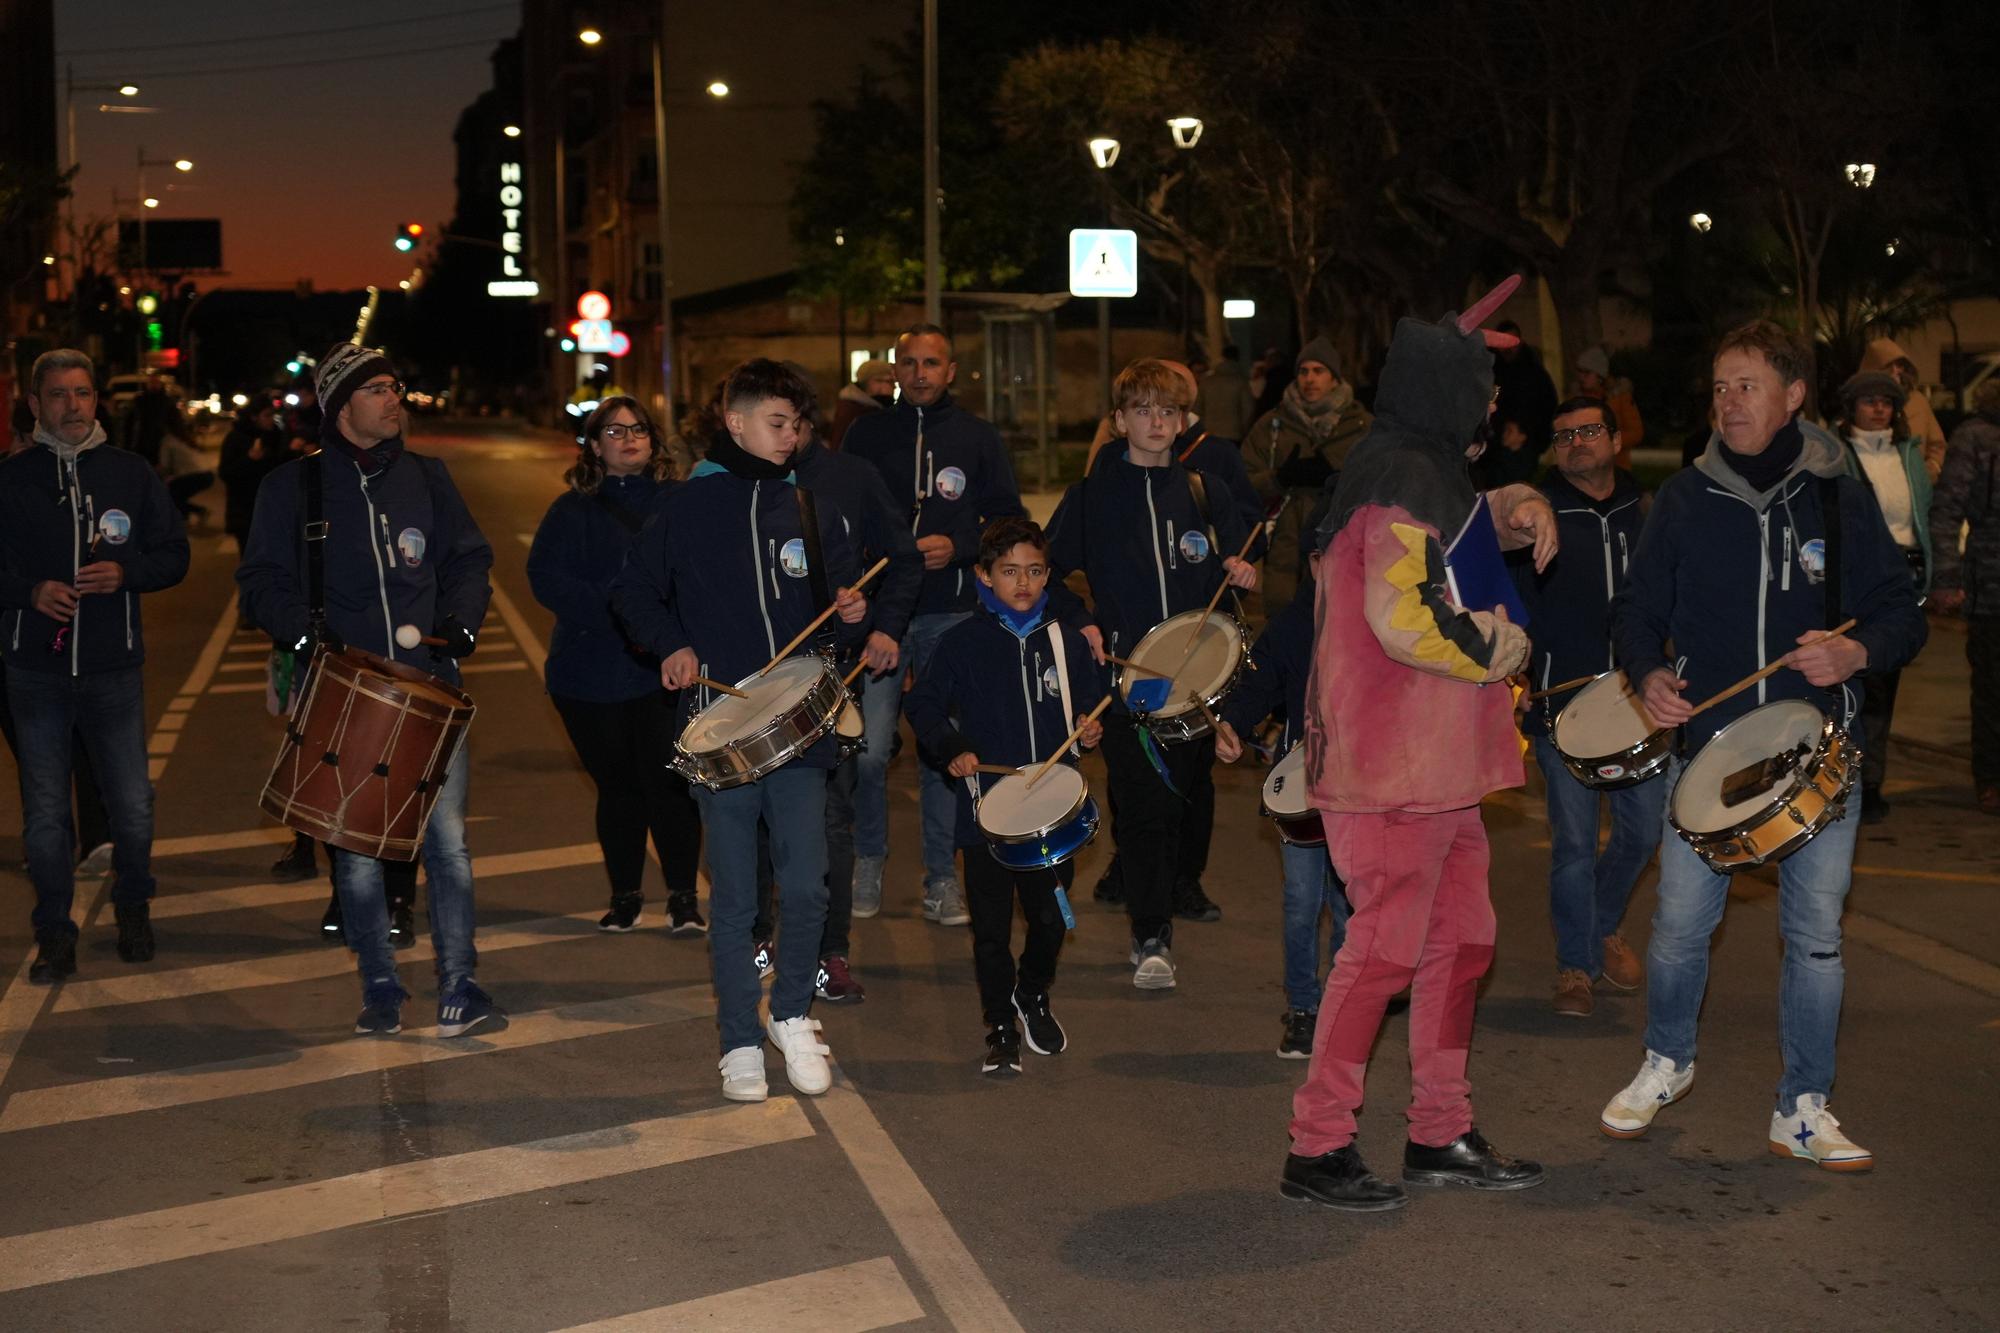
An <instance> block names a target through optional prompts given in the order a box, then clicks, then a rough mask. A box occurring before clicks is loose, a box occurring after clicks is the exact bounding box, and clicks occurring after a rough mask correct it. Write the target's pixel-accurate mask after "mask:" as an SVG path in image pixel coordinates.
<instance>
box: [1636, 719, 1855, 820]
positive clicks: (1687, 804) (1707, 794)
mask: <svg viewBox="0 0 2000 1333" xmlns="http://www.w3.org/2000/svg"><path fill="white" fill-rule="evenodd" d="M1825 728H1826V719H1825V717H1823V716H1821V714H1820V711H1819V709H1817V708H1814V707H1813V706H1812V705H1811V704H1809V703H1807V702H1805V701H1804V700H1803V699H1781V700H1779V701H1778V702H1777V703H1774V704H1765V705H1764V706H1763V707H1762V708H1758V709H1754V710H1752V711H1751V712H1749V713H1746V714H1745V715H1744V716H1742V717H1740V718H1738V719H1736V721H1734V722H1732V723H1730V724H1729V725H1728V726H1726V727H1724V728H1723V729H1722V730H1721V731H1718V732H1716V733H1715V736H1714V738H1713V739H1712V740H1710V741H1709V743H1708V744H1707V745H1704V746H1703V747H1702V749H1701V753H1700V754H1698V755H1696V756H1695V757H1694V762H1693V763H1690V764H1689V765H1688V766H1687V768H1686V769H1685V770H1683V771H1682V773H1681V779H1680V783H1679V785H1677V786H1676V787H1675V788H1674V809H1673V815H1674V823H1675V824H1677V825H1679V826H1680V827H1681V828H1682V829H1684V830H1686V831H1687V832H1689V833H1720V832H1723V831H1725V830H1727V829H1730V828H1733V827H1735V826H1736V825H1737V824H1738V823H1740V822H1741V821H1742V820H1743V819H1744V818H1745V817H1746V816H1749V815H1753V814H1755V813H1756V812H1757V811H1759V810H1761V809H1763V808H1764V806H1765V805H1767V804H1769V803H1770V801H1771V798H1772V797H1773V796H1774V795H1777V794H1779V793H1781V792H1784V791H1788V790H1790V789H1791V788H1792V787H1793V786H1794V785H1795V783H1796V781H1797V776H1796V774H1797V770H1796V769H1794V770H1793V771H1791V772H1788V773H1786V774H1784V775H1783V776H1782V777H1780V778H1779V779H1778V780H1777V781H1774V782H1767V783H1759V784H1756V785H1755V786H1754V787H1751V788H1749V789H1748V790H1746V791H1744V792H1742V793H1739V797H1738V799H1737V800H1736V801H1734V802H1725V801H1724V800H1723V797H1722V789H1723V787H1724V785H1725V784H1726V783H1728V782H1729V780H1730V778H1731V777H1732V776H1734V775H1735V774H1738V773H1741V772H1742V771H1743V770H1744V769H1746V768H1749V767H1751V766H1752V765H1755V764H1760V763H1762V762H1764V761H1765V760H1767V759H1770V758H1773V757H1775V756H1777V755H1781V754H1784V753H1785V752H1786V751H1788V750H1797V749H1798V748H1799V747H1801V746H1803V747H1805V752H1806V753H1807V754H1808V755H1810V754H1811V753H1812V752H1813V750H1814V749H1816V748H1817V747H1818V745H1819V738H1820V733H1821V732H1822V731H1823V730H1825Z"/></svg>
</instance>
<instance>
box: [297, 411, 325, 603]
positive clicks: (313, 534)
mask: <svg viewBox="0 0 2000 1333" xmlns="http://www.w3.org/2000/svg"><path fill="white" fill-rule="evenodd" d="M324 457H325V454H324V452H323V451H321V450H318V449H315V450H314V451H313V452H312V453H309V454H307V455H306V456H305V458H304V459H303V460H302V461H301V462H300V464H299V489H300V492H301V499H302V502H303V503H302V505H301V510H302V512H303V514H304V517H305V526H304V528H303V529H301V535H302V536H303V537H304V538H305V544H306V619H307V620H308V621H309V622H310V623H311V625H312V629H313V638H315V639H324V638H325V637H326V633H325V631H326V503H325V498H324V495H323V493H322V487H323V486H324V478H323V477H322V476H321V472H322V470H323V468H322V464H321V461H320V460H321V459H322V458H324Z"/></svg>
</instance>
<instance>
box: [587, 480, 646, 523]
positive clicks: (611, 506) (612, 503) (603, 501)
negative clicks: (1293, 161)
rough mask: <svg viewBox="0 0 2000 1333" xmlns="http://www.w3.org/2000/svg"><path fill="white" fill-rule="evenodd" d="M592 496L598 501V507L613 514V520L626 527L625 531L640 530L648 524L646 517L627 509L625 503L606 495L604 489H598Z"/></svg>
mask: <svg viewBox="0 0 2000 1333" xmlns="http://www.w3.org/2000/svg"><path fill="white" fill-rule="evenodd" d="M590 498H591V499H593V500H595V501H596V502H597V506H598V508H600V509H602V510H603V511H604V512H605V513H607V514H609V515H611V518H612V521H613V522H615V523H617V524H618V526H619V527H621V528H623V529H625V531H627V532H632V533H636V532H638V531H639V529H640V528H643V527H645V526H646V520H645V519H643V518H641V517H640V516H639V515H637V514H635V513H633V512H632V511H631V510H629V509H627V508H626V507H625V506H624V505H622V504H619V503H618V502H617V501H616V500H614V499H612V498H611V497H610V496H608V495H606V494H605V493H604V492H603V491H601V490H600V491H598V492H597V493H596V494H595V495H593V496H591V497H590Z"/></svg>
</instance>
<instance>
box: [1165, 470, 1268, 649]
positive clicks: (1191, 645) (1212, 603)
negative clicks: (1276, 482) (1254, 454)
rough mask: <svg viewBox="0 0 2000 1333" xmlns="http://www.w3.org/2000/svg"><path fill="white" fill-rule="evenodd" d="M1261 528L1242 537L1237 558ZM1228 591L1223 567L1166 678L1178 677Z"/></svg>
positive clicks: (1248, 546) (1242, 553) (1249, 545)
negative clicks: (1219, 577) (1211, 592)
mask: <svg viewBox="0 0 2000 1333" xmlns="http://www.w3.org/2000/svg"><path fill="white" fill-rule="evenodd" d="M1280 507H1281V508H1282V506H1280ZM1262 530H1263V529H1262V528H1261V526H1260V527H1256V528H1252V529H1251V530H1250V535H1249V536H1248V537H1245V538H1244V539H1243V549H1242V550H1240V551H1238V552H1237V553H1236V558H1237V559H1238V560H1241V559H1243V558H1244V557H1245V556H1248V555H1249V554H1250V547H1251V544H1252V543H1254V542H1255V541H1256V540H1257V534H1258V533H1259V532H1260V531H1262ZM1228 591H1229V571H1228V570H1226V569H1225V570H1224V571H1223V572H1222V582H1221V583H1219V584H1217V585H1216V588H1215V593H1214V595H1212V596H1211V597H1210V598H1209V599H1208V605H1207V606H1205V607H1203V608H1202V612H1201V619H1199V620H1197V621H1195V622H1194V627H1193V629H1192V630H1191V631H1190V632H1189V634H1188V645H1187V651H1185V652H1183V653H1182V654H1181V660H1180V663H1179V665H1177V666H1175V667H1174V669H1173V672H1172V674H1170V675H1169V676H1168V677H1167V679H1168V680H1175V679H1178V678H1179V676H1180V674H1181V671H1182V669H1183V668H1185V667H1186V666H1187V664H1188V660H1189V659H1190V658H1192V657H1193V656H1194V650H1195V648H1196V646H1197V645H1198V644H1200V643H1201V632H1202V631H1203V630H1205V629H1207V628H1208V618H1209V617H1210V616H1212V615H1214V614H1215V608H1216V607H1218V606H1220V605H1221V604H1222V594H1223V593H1225V592H1228Z"/></svg>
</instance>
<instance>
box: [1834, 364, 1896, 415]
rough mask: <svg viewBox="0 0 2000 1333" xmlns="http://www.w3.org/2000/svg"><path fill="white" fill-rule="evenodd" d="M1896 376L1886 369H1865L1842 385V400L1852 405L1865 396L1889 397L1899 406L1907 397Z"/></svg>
mask: <svg viewBox="0 0 2000 1333" xmlns="http://www.w3.org/2000/svg"><path fill="white" fill-rule="evenodd" d="M1907 396H1908V395H1906V394H1905V393H1904V392H1903V386H1902V385H1900V384H1898V383H1896V377H1895V376H1894V375H1891V374H1890V373H1889V372H1888V371H1886V370H1864V371H1861V372H1860V373H1859V374H1857V375H1855V376H1854V377H1853V378H1852V379H1850V380H1848V381H1847V383H1845V384H1843V385H1841V386H1840V401H1841V402H1843V403H1846V404H1847V405H1848V406H1849V407H1852V406H1853V405H1854V404H1855V403H1858V402H1860V401H1861V400H1862V399H1863V398H1887V399H1888V400H1889V401H1890V402H1892V403H1894V404H1895V405H1896V406H1897V407H1901V406H1902V405H1903V400H1904V399H1905V398H1906V397H1907Z"/></svg>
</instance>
